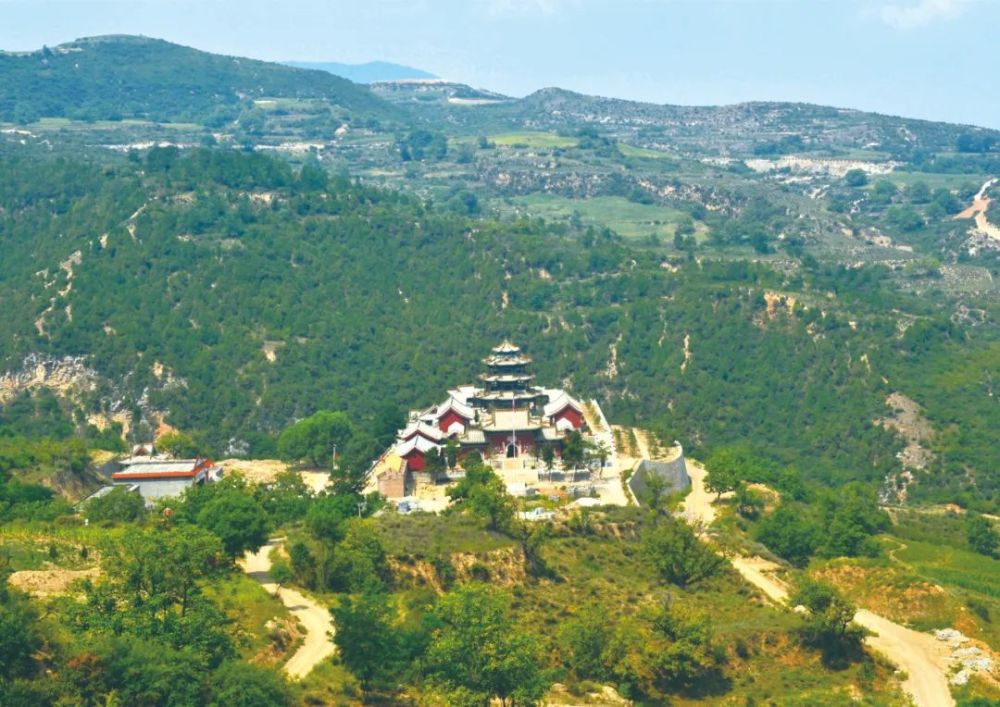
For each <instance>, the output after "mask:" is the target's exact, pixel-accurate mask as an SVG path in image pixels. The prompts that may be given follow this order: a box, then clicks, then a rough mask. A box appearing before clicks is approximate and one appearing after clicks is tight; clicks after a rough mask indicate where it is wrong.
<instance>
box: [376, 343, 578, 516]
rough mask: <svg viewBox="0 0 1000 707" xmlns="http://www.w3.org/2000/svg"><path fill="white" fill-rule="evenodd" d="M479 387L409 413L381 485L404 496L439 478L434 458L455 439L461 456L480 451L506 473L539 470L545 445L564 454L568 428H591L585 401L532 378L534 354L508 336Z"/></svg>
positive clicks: (382, 466) (383, 464)
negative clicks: (433, 471) (432, 467)
mask: <svg viewBox="0 0 1000 707" xmlns="http://www.w3.org/2000/svg"><path fill="white" fill-rule="evenodd" d="M483 363H484V364H485V367H486V371H485V372H484V373H483V374H481V375H480V376H479V378H480V385H463V386H459V387H457V388H454V389H452V390H449V391H448V397H447V398H446V399H445V400H444V402H442V403H440V404H438V405H434V406H432V407H430V408H427V409H426V410H415V411H412V412H411V413H410V415H409V422H408V424H407V426H406V427H405V428H404V429H402V430H400V431H399V433H398V435H397V438H396V441H395V443H394V444H393V446H392V447H391V448H390V449H389V450H388V451H387V452H386V453H385V454H383V455H382V457H381V458H380V459H379V461H378V462H377V463H376V466H375V468H374V469H373V473H374V474H376V475H377V477H378V487H379V491H380V492H381V493H382V494H383V495H384V496H387V497H389V498H400V497H403V496H406V495H407V494H408V492H409V491H411V490H412V488H413V486H414V483H415V482H423V483H434V482H436V481H437V480H438V479H436V478H425V477H429V474H428V472H427V471H426V470H427V468H428V460H429V459H430V457H431V456H432V455H434V456H437V455H440V454H441V453H442V450H443V449H445V447H446V446H447V445H449V443H451V446H452V447H453V448H457V449H456V451H457V457H458V459H459V460H461V459H462V458H463V457H464V456H467V455H468V454H470V453H471V452H477V453H479V454H480V455H481V456H482V457H483V459H484V460H485V461H487V462H488V463H490V464H491V465H492V466H493V467H494V469H496V470H497V471H498V472H499V473H501V475H504V476H505V477H508V478H510V477H512V476H517V475H518V474H520V476H519V478H521V477H522V476H523V472H526V471H530V470H532V469H537V467H538V457H539V456H540V454H541V450H542V449H543V447H545V446H551V448H552V450H553V452H554V453H555V456H556V457H559V456H561V453H562V448H563V445H564V443H565V440H566V437H567V435H568V434H571V433H573V432H579V433H581V434H584V435H585V434H587V433H588V431H589V430H588V426H587V423H586V419H585V415H584V407H583V405H582V404H581V403H580V402H579V401H578V400H576V399H575V398H574V397H573V396H571V395H570V394H569V393H567V392H566V391H565V390H562V389H559V388H545V387H540V386H537V385H535V384H534V378H535V377H534V375H533V374H532V373H530V372H529V367H530V365H531V359H530V358H529V357H528V356H526V355H525V354H524V352H522V351H521V349H520V348H519V347H518V346H515V345H514V344H513V343H511V342H510V341H504V342H503V343H502V344H500V345H499V346H496V347H494V348H493V350H492V352H491V353H490V355H489V356H487V357H486V358H485V359H483Z"/></svg>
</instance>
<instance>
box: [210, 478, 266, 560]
mask: <svg viewBox="0 0 1000 707" xmlns="http://www.w3.org/2000/svg"><path fill="white" fill-rule="evenodd" d="M197 522H198V525H200V526H201V527H203V528H206V529H207V530H210V531H211V532H213V533H214V534H215V535H216V536H218V538H219V539H220V540H221V541H222V545H223V547H224V548H225V550H226V553H227V554H228V555H229V556H230V557H232V558H236V557H239V556H240V555H242V554H243V553H245V552H247V551H250V552H256V551H257V550H259V549H260V548H261V547H263V546H264V543H266V542H267V534H268V524H267V512H266V511H265V510H264V509H263V507H261V505H260V504H259V503H258V502H257V501H256V500H255V499H254V498H253V497H252V496H250V495H249V494H248V493H245V492H242V491H236V490H232V491H229V492H227V493H224V494H219V495H217V496H216V497H215V498H213V499H212V500H210V501H209V502H208V503H206V504H205V506H204V508H202V509H201V511H199V512H198V518H197Z"/></svg>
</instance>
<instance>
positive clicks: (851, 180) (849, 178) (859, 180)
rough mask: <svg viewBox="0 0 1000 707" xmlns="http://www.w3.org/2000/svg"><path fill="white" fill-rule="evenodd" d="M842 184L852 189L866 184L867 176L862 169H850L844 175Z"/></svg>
mask: <svg viewBox="0 0 1000 707" xmlns="http://www.w3.org/2000/svg"><path fill="white" fill-rule="evenodd" d="M844 184H846V185H847V186H849V187H852V188H855V189H856V188H858V187H863V186H865V185H866V184H868V174H867V173H865V171H864V170H863V169H852V170H850V171H849V172H848V173H847V174H845V175H844Z"/></svg>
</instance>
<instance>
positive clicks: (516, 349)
mask: <svg viewBox="0 0 1000 707" xmlns="http://www.w3.org/2000/svg"><path fill="white" fill-rule="evenodd" d="M493 353H495V354H511V353H521V347H520V346H517V345H516V344H513V343H511V341H510V339H504V341H503V343H502V344H500V345H499V346H494V347H493Z"/></svg>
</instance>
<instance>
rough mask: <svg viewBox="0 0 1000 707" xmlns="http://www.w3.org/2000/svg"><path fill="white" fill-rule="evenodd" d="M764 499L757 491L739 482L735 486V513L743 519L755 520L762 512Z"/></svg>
mask: <svg viewBox="0 0 1000 707" xmlns="http://www.w3.org/2000/svg"><path fill="white" fill-rule="evenodd" d="M764 505H765V504H764V497H763V496H762V495H761V493H760V492H759V491H755V490H754V489H752V488H750V487H749V485H747V484H745V483H743V482H740V483H739V484H737V486H736V512H737V513H739V514H740V515H741V516H743V517H744V518H747V519H749V520H755V519H756V518H757V517H758V516H759V515H760V514H761V512H762V511H763V510H764Z"/></svg>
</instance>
